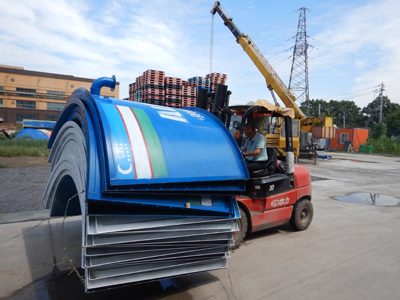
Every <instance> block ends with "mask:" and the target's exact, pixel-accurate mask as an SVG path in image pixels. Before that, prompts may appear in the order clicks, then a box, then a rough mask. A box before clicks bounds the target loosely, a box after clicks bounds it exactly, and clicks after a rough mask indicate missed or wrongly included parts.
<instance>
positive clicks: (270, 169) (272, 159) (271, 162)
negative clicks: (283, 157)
mask: <svg viewBox="0 0 400 300" xmlns="http://www.w3.org/2000/svg"><path fill="white" fill-rule="evenodd" d="M267 155H268V160H267V161H265V165H264V167H263V168H262V169H260V170H256V171H252V172H251V173H250V177H251V178H258V177H263V176H268V175H272V174H274V173H275V168H276V160H277V157H278V152H277V151H276V149H275V148H273V147H267Z"/></svg>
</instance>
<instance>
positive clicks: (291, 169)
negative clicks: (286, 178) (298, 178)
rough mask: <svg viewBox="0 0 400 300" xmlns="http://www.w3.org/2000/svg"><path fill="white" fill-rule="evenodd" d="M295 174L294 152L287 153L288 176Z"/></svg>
mask: <svg viewBox="0 0 400 300" xmlns="http://www.w3.org/2000/svg"><path fill="white" fill-rule="evenodd" d="M293 173H294V153H293V152H289V151H288V152H286V174H287V175H289V174H293Z"/></svg>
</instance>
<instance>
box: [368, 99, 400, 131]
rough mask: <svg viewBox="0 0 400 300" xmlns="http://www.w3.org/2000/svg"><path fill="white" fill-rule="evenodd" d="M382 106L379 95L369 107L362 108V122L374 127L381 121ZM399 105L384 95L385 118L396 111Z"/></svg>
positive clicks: (383, 111) (383, 114)
mask: <svg viewBox="0 0 400 300" xmlns="http://www.w3.org/2000/svg"><path fill="white" fill-rule="evenodd" d="M380 106H381V101H380V99H379V97H377V98H376V99H375V100H374V101H372V102H370V103H369V104H368V105H367V107H364V108H363V109H362V111H361V113H362V115H363V117H362V122H364V126H365V127H371V128H373V127H374V126H375V125H376V124H378V123H379V114H380ZM399 107H400V105H399V104H397V103H392V102H391V101H390V99H389V98H388V97H387V96H383V107H382V108H383V109H382V116H383V119H384V118H385V117H386V116H388V115H390V114H391V113H392V112H394V111H396V110H397V109H398V108H399Z"/></svg>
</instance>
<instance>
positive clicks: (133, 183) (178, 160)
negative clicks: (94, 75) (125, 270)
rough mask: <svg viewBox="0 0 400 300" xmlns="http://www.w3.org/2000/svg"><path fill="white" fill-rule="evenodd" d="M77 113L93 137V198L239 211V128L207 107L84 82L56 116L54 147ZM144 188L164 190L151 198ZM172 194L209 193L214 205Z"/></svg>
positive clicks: (89, 143)
mask: <svg viewBox="0 0 400 300" xmlns="http://www.w3.org/2000/svg"><path fill="white" fill-rule="evenodd" d="M112 82H115V79H107V78H106V79H104V78H102V79H100V84H98V85H97V84H96V86H95V88H93V87H92V89H91V90H92V91H93V90H94V92H95V93H100V89H101V86H102V84H104V83H105V84H106V85H107V86H110V85H112ZM95 83H96V81H95ZM70 120H73V121H75V122H77V123H78V124H79V125H80V127H81V128H82V131H83V134H84V136H85V139H86V147H87V150H86V151H87V162H88V166H87V168H88V175H87V183H86V185H87V188H86V193H87V194H86V195H87V198H88V199H89V201H99V200H100V201H107V202H108V201H111V202H113V201H115V202H119V203H121V202H122V203H127V202H128V203H131V204H135V205H141V206H143V207H146V206H147V205H150V206H151V205H155V204H157V205H162V206H165V207H169V208H171V209H174V208H184V207H185V205H186V204H187V203H189V205H190V207H191V210H192V212H195V211H196V209H200V210H205V211H213V212H215V213H218V212H221V213H224V214H226V213H228V215H230V216H231V217H233V216H236V217H238V216H239V214H238V212H237V207H236V204H233V202H232V201H234V197H233V196H234V195H236V194H238V193H240V192H241V191H244V190H245V181H246V179H248V178H249V174H248V171H247V168H246V165H245V162H244V160H243V157H242V155H241V154H240V150H239V148H238V147H237V144H236V142H235V140H234V139H233V137H232V135H231V134H230V133H229V131H228V130H227V129H226V128H225V126H224V125H223V124H222V123H221V122H220V121H219V120H218V119H217V118H215V117H214V116H213V115H212V114H210V113H208V112H207V111H205V110H202V109H198V108H186V109H174V108H170V107H163V106H156V105H149V104H144V103H137V102H130V101H123V100H118V99H113V98H107V97H101V96H98V95H92V94H91V93H89V92H88V91H87V90H85V89H77V90H76V91H75V92H74V93H73V94H72V95H71V97H70V99H69V100H68V102H67V104H66V106H65V108H64V110H63V112H62V114H61V116H60V118H59V120H58V121H57V124H56V126H55V128H54V131H53V134H52V136H51V139H50V141H49V148H51V146H52V144H53V142H54V140H55V138H56V136H57V133H58V131H59V130H60V128H61V126H62V125H63V124H64V123H66V122H67V121H70ZM143 192H145V193H150V194H152V193H153V194H154V193H157V196H152V197H150V198H146V197H143V196H142V195H143ZM171 193H173V194H175V195H179V194H182V193H184V194H185V195H188V194H193V195H194V194H202V195H209V199H208V200H207V201H209V204H207V205H204V204H201V203H200V202H199V199H200V198H198V199H197V200H196V199H194V200H193V199H192V200H193V201H192V200H190V199H189V200H188V198H187V197H186V198H185V197H181V196H176V197H175V196H171V195H170V194H171ZM164 194H165V195H164ZM168 194H169V195H168ZM217 195H221V196H217ZM200 200H201V199H200ZM172 214H176V211H174V212H173V213H172Z"/></svg>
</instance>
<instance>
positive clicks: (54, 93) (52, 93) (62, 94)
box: [47, 91, 65, 100]
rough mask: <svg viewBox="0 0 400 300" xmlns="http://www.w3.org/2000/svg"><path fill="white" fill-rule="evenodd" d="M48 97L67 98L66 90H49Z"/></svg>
mask: <svg viewBox="0 0 400 300" xmlns="http://www.w3.org/2000/svg"><path fill="white" fill-rule="evenodd" d="M47 99H59V100H64V99H65V92H57V91H47Z"/></svg>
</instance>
